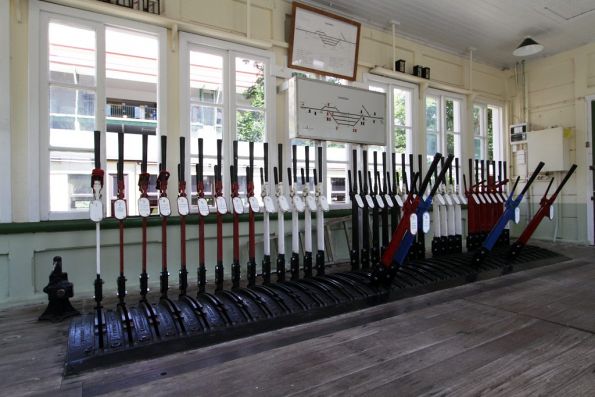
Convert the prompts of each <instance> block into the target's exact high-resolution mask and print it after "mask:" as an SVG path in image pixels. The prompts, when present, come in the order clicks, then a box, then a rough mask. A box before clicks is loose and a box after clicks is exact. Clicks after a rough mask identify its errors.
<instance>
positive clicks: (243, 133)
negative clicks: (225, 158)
mask: <svg viewBox="0 0 595 397" xmlns="http://www.w3.org/2000/svg"><path fill="white" fill-rule="evenodd" d="M255 67H256V68H257V69H258V70H259V71H260V75H259V76H258V78H257V79H256V81H255V82H254V84H253V85H252V86H250V87H248V88H247V89H246V92H244V98H246V99H247V100H248V101H249V102H250V105H251V106H252V107H255V108H258V109H264V65H262V64H258V63H255ZM264 123H265V120H264V112H260V111H248V110H238V111H237V112H236V125H237V130H236V137H237V139H238V140H240V141H245V142H261V141H262V139H263V136H264V127H265V124H264Z"/></svg>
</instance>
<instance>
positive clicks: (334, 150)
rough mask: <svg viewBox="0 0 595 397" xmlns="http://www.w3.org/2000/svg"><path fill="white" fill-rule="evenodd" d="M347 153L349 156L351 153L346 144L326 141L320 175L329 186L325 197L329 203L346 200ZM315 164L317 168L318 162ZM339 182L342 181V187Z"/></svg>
mask: <svg viewBox="0 0 595 397" xmlns="http://www.w3.org/2000/svg"><path fill="white" fill-rule="evenodd" d="M315 150H318V149H315ZM348 155H349V156H351V154H350V153H349V152H348V151H347V145H346V144H344V143H338V142H327V144H326V159H327V161H326V163H323V164H322V167H323V171H322V172H323V174H322V176H323V178H324V181H326V183H327V186H329V188H328V189H327V199H328V200H330V202H331V203H344V202H345V201H346V196H347V195H346V187H345V184H346V183H347V182H346V181H347V179H346V176H347V161H348ZM311 157H312V156H311ZM315 164H316V165H315V167H316V168H318V163H315ZM324 168H326V169H324ZM341 181H343V182H341ZM341 183H343V187H341Z"/></svg>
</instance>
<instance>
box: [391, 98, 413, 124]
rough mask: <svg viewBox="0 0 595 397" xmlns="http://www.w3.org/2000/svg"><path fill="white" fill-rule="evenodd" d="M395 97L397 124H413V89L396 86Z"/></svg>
mask: <svg viewBox="0 0 595 397" xmlns="http://www.w3.org/2000/svg"><path fill="white" fill-rule="evenodd" d="M393 99H394V103H393V105H394V110H393V111H394V118H395V121H394V123H395V125H398V126H408V127H410V126H411V125H412V116H411V112H412V111H411V91H407V90H401V89H398V88H395V89H394V91H393Z"/></svg>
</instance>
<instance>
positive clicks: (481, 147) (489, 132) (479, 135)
mask: <svg viewBox="0 0 595 397" xmlns="http://www.w3.org/2000/svg"><path fill="white" fill-rule="evenodd" d="M501 138H502V108H501V107H500V106H495V105H488V104H483V103H476V104H474V105H473V156H474V158H476V159H483V160H502V157H503V156H502V149H501Z"/></svg>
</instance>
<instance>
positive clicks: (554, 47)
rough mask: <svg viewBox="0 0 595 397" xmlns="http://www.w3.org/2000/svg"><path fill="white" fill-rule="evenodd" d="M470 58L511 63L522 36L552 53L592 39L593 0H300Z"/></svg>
mask: <svg viewBox="0 0 595 397" xmlns="http://www.w3.org/2000/svg"><path fill="white" fill-rule="evenodd" d="M303 1H305V2H307V3H309V4H312V5H315V6H319V7H321V8H323V9H326V10H329V11H331V12H332V11H334V12H336V13H339V14H343V15H347V16H350V17H352V18H355V19H357V20H359V21H361V22H363V23H365V24H369V25H373V26H375V27H377V28H380V29H385V30H387V31H390V29H391V24H390V22H391V20H396V21H398V22H399V23H400V25H399V26H398V27H397V36H401V37H406V38H410V39H413V40H416V41H419V42H422V43H425V44H429V45H431V46H434V47H438V48H441V49H444V50H446V51H449V52H452V53H455V54H459V55H463V54H466V53H467V49H468V48H469V47H473V48H475V51H474V53H473V57H474V59H477V60H478V61H480V62H483V63H487V64H490V65H493V66H496V67H510V66H512V65H514V63H515V62H516V61H518V60H519V59H518V58H516V57H514V56H513V55H512V51H513V50H514V49H515V48H516V46H517V45H518V44H519V43H520V42H521V41H522V40H523V38H524V37H525V36H527V35H529V36H531V37H533V38H534V39H535V40H536V41H538V42H539V43H540V44H543V45H544V47H545V49H544V51H543V52H542V53H540V54H538V55H536V56H534V57H543V56H549V55H553V54H556V53H559V52H562V51H566V50H569V49H572V48H576V47H579V46H581V45H584V44H587V43H590V42H592V41H595V0H522V1H521V0H472V1H469V0H303Z"/></svg>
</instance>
